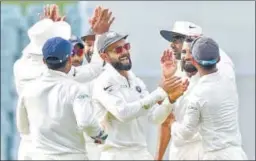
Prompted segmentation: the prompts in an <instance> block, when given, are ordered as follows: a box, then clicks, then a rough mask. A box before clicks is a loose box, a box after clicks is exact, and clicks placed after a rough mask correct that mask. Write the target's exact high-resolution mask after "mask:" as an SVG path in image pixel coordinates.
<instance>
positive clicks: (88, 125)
mask: <svg viewBox="0 0 256 161" xmlns="http://www.w3.org/2000/svg"><path fill="white" fill-rule="evenodd" d="M73 111H74V114H75V117H76V121H77V125H78V128H79V129H80V130H82V131H84V132H86V133H87V134H88V135H89V136H92V137H95V136H98V135H99V134H100V133H101V127H100V125H99V123H98V120H97V117H96V115H95V114H96V112H95V109H94V108H93V106H92V101H91V97H90V95H89V94H88V93H87V92H86V91H83V90H79V92H77V94H76V95H75V97H74V101H73Z"/></svg>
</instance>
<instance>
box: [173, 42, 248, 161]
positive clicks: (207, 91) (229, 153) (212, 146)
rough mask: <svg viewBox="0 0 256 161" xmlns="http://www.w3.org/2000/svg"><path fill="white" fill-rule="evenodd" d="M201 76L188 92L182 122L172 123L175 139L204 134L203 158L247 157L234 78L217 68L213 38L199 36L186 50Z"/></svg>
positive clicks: (235, 158) (243, 158)
mask: <svg viewBox="0 0 256 161" xmlns="http://www.w3.org/2000/svg"><path fill="white" fill-rule="evenodd" d="M186 59H187V60H190V61H191V62H192V64H193V65H194V66H195V67H196V69H197V70H198V73H199V75H200V79H199V81H198V83H197V85H196V86H195V87H194V89H193V91H192V92H191V94H190V96H189V101H188V104H187V105H186V108H185V109H186V110H185V115H184V118H183V121H182V122H176V123H175V124H173V125H172V136H173V138H172V139H173V141H174V142H176V140H177V142H179V140H184V141H186V140H190V139H191V138H194V137H195V135H196V134H198V132H199V134H200V136H201V137H202V145H203V156H202V159H203V160H246V159H247V156H246V154H245V153H244V151H243V149H242V147H241V146H242V143H241V134H240V130H239V122H238V107H239V101H238V94H237V89H236V85H235V84H234V80H233V79H232V78H231V77H230V76H227V75H226V73H225V72H222V71H221V70H219V69H218V67H217V63H218V62H219V61H220V59H221V56H220V50H219V46H218V44H217V43H216V42H215V41H214V40H213V39H211V38H208V37H199V38H197V39H195V40H194V41H193V42H192V44H191V53H190V54H186Z"/></svg>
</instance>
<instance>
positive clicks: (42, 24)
mask: <svg viewBox="0 0 256 161" xmlns="http://www.w3.org/2000/svg"><path fill="white" fill-rule="evenodd" d="M28 37H29V39H30V43H29V44H28V45H27V46H26V47H25V49H24V50H23V51H22V52H23V54H27V53H31V54H38V55H42V48H43V45H44V43H45V42H46V41H47V40H48V39H50V38H53V37H61V38H63V39H66V40H69V39H70V37H71V26H70V25H69V24H68V23H67V22H65V21H58V22H53V21H52V20H51V19H43V20H40V21H39V22H37V23H36V24H34V25H33V26H32V27H30V28H29V30H28Z"/></svg>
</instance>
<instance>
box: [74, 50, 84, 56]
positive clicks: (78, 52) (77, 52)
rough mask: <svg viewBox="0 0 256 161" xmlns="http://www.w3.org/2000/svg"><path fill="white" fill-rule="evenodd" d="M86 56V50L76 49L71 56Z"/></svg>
mask: <svg viewBox="0 0 256 161" xmlns="http://www.w3.org/2000/svg"><path fill="white" fill-rule="evenodd" d="M83 54H84V49H79V48H74V49H73V51H72V54H71V56H75V55H77V56H82V55H83Z"/></svg>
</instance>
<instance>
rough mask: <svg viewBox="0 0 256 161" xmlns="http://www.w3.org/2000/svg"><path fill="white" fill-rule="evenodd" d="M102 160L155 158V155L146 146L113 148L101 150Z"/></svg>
mask: <svg viewBox="0 0 256 161" xmlns="http://www.w3.org/2000/svg"><path fill="white" fill-rule="evenodd" d="M100 160H154V157H153V156H152V155H151V154H150V153H149V152H148V150H147V149H146V148H143V149H139V150H138V149H137V150H134V149H132V150H131V149H117V148H111V149H108V150H103V151H102V152H101V157H100Z"/></svg>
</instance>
